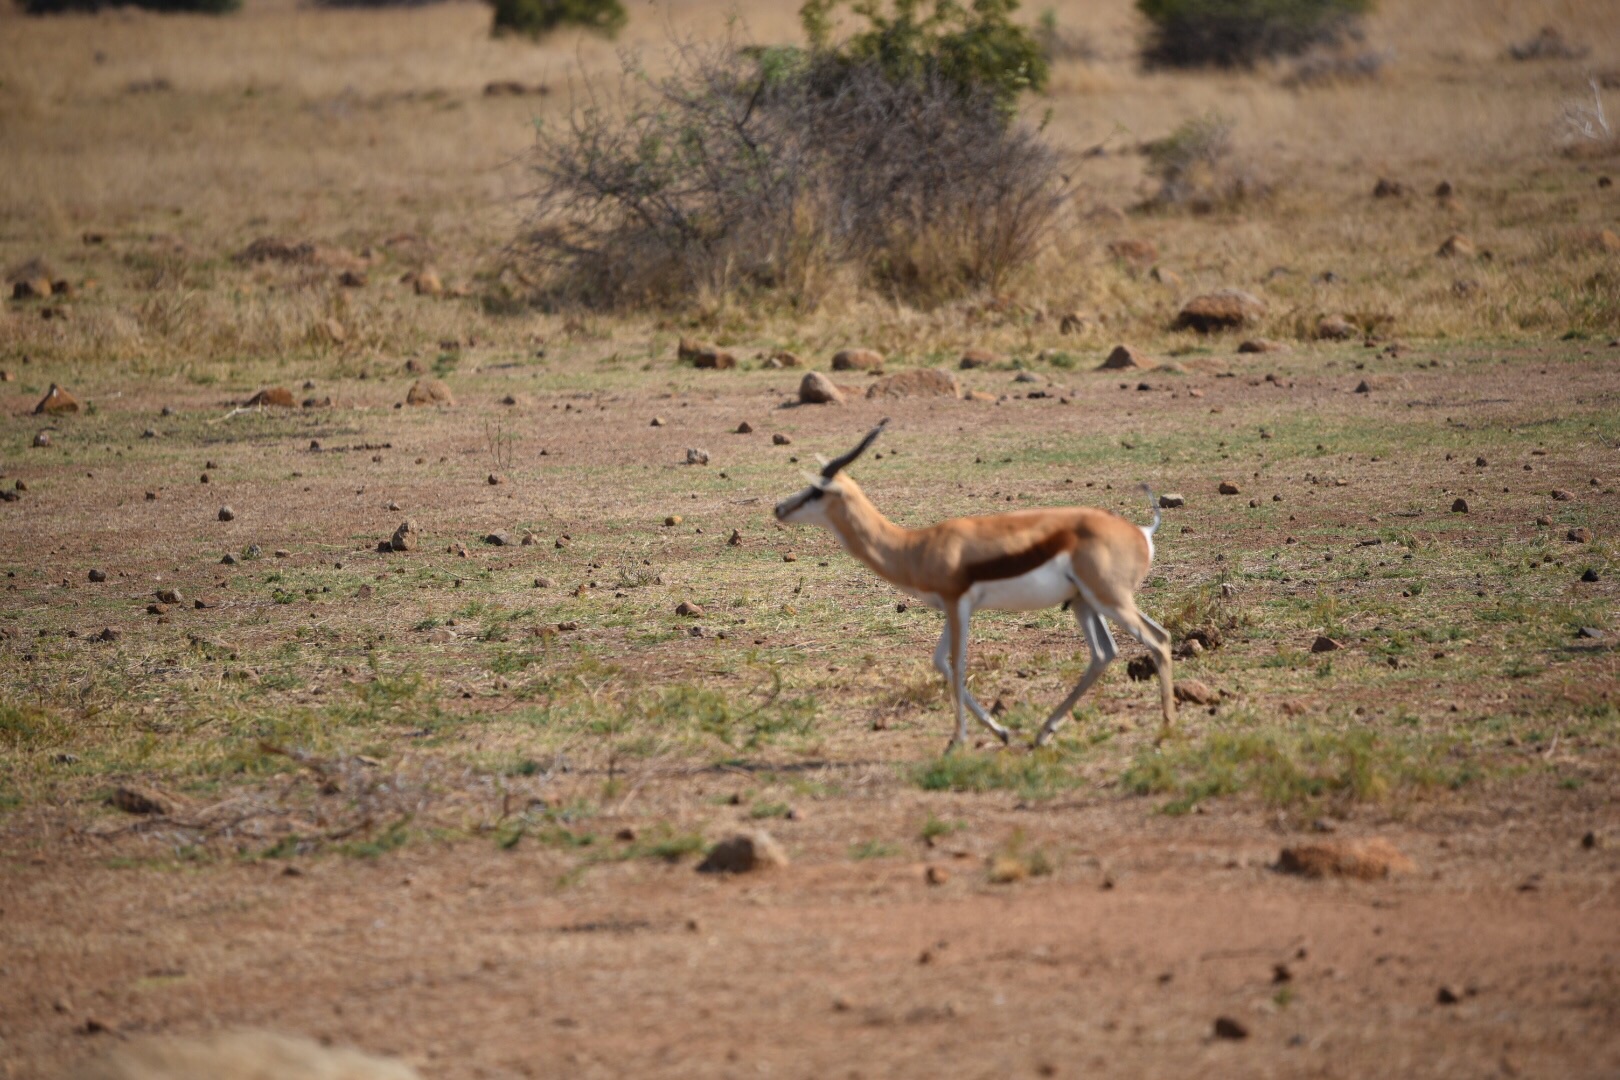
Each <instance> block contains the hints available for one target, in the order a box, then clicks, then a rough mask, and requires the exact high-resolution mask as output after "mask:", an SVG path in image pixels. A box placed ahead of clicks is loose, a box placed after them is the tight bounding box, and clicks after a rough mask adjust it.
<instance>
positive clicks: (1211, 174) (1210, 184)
mask: <svg viewBox="0 0 1620 1080" xmlns="http://www.w3.org/2000/svg"><path fill="white" fill-rule="evenodd" d="M1144 149H1145V151H1146V153H1147V158H1148V173H1149V175H1151V176H1153V177H1154V178H1155V179H1156V180H1158V182H1159V190H1158V191H1157V192H1156V193H1155V194H1154V196H1153V198H1152V199H1151V200H1150V205H1153V206H1159V207H1185V208H1187V209H1190V210H1193V211H1195V212H1199V213H1204V212H1208V211H1210V210H1215V209H1219V208H1221V207H1224V206H1231V205H1233V204H1236V203H1240V202H1243V201H1244V200H1245V199H1248V198H1252V197H1255V196H1259V195H1263V194H1265V192H1266V190H1267V187H1266V184H1265V183H1264V182H1263V181H1262V180H1261V179H1260V178H1259V177H1258V176H1257V175H1256V174H1255V173H1254V172H1253V171H1252V170H1251V169H1249V168H1248V167H1247V166H1246V165H1244V164H1243V162H1242V161H1241V160H1240V159H1239V158H1238V157H1237V155H1236V154H1234V153H1233V146H1232V121H1231V120H1229V119H1227V118H1226V117H1224V116H1221V115H1220V114H1219V113H1207V114H1205V115H1203V116H1198V117H1194V118H1193V119H1191V120H1188V121H1187V122H1185V123H1183V124H1182V125H1181V126H1180V127H1178V128H1176V130H1175V131H1173V132H1171V133H1170V134H1169V135H1167V136H1165V137H1164V138H1162V139H1159V140H1156V141H1154V142H1151V143H1148V144H1147V146H1146V147H1145V148H1144Z"/></svg>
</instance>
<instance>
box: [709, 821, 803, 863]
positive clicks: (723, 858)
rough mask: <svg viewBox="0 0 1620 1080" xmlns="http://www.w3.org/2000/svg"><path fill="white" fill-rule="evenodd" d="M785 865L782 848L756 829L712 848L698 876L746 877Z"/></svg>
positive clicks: (763, 832)
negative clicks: (758, 871)
mask: <svg viewBox="0 0 1620 1080" xmlns="http://www.w3.org/2000/svg"><path fill="white" fill-rule="evenodd" d="M787 864H788V857H787V854H786V853H785V852H784V851H783V850H782V847H781V845H780V844H778V843H777V842H776V841H775V840H774V839H772V837H771V835H770V834H769V833H767V832H765V831H764V830H763V829H756V830H754V831H753V832H748V833H739V834H738V835H736V836H732V837H729V838H727V839H725V840H722V841H720V842H719V843H718V844H716V845H714V847H713V848H711V849H710V850H709V854H708V857H707V858H705V859H704V860H703V861H702V862H701V863H699V864H698V868H697V869H698V873H700V874H746V873H750V872H752V871H755V870H768V869H770V868H772V867H780V866H786V865H787Z"/></svg>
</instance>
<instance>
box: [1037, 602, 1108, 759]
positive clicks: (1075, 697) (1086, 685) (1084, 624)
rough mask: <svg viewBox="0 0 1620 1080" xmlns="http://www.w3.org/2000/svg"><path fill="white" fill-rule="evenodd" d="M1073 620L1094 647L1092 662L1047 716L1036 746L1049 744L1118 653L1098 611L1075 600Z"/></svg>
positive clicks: (1090, 647)
mask: <svg viewBox="0 0 1620 1080" xmlns="http://www.w3.org/2000/svg"><path fill="white" fill-rule="evenodd" d="M1074 621H1075V622H1077V623H1079V624H1080V631H1081V633H1083V634H1085V636H1086V645H1087V647H1088V648H1089V649H1090V651H1091V662H1090V663H1089V664H1087V665H1086V671H1085V674H1084V675H1082V676H1080V681H1079V682H1078V683H1077V684H1075V688H1074V689H1073V690H1071V691H1070V692H1069V696H1068V697H1066V698H1064V699H1063V703H1062V704H1061V705H1059V706H1058V707H1057V708H1056V709H1053V710H1052V715H1051V716H1048V717H1047V718H1046V723H1044V724H1042V725H1041V730H1040V731H1039V732H1038V733H1037V734H1036V736H1035V745H1036V746H1045V745H1046V744H1047V742H1048V741H1049V740H1050V739H1051V738H1052V736H1053V735H1054V734H1056V732H1057V729H1058V728H1059V727H1061V726H1062V725H1063V722H1064V721H1065V720H1067V719H1068V718H1069V713H1070V712H1071V711H1072V710H1073V709H1074V706H1075V704H1076V703H1077V702H1079V700H1080V698H1081V695H1083V694H1084V693H1085V692H1086V691H1087V690H1089V689H1091V684H1092V683H1094V682H1096V681H1097V679H1098V677H1100V676H1101V675H1102V673H1103V669H1104V668H1106V667H1107V666H1108V665H1109V663H1110V662H1112V661H1113V659H1114V657H1116V656H1118V655H1119V649H1118V647H1117V646H1116V645H1115V644H1114V635H1112V634H1110V633H1109V632H1108V626H1107V624H1105V623H1104V622H1103V621H1102V619H1101V617H1099V616H1098V615H1097V613H1096V612H1095V611H1092V610H1091V609H1090V608H1088V607H1086V606H1085V605H1083V604H1076V605H1075V608H1074Z"/></svg>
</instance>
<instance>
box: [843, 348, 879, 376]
mask: <svg viewBox="0 0 1620 1080" xmlns="http://www.w3.org/2000/svg"><path fill="white" fill-rule="evenodd" d="M882 367H883V354H882V353H880V352H874V351H872V350H871V349H845V350H844V351H843V352H840V353H837V354H835V355H834V356H833V358H832V369H833V370H834V371H878V370H880V369H881V368H882Z"/></svg>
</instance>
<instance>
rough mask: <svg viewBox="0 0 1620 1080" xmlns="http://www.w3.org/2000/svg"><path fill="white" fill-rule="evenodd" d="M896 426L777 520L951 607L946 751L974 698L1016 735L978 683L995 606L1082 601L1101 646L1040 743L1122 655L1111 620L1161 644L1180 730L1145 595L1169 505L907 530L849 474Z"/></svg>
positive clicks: (941, 655)
mask: <svg viewBox="0 0 1620 1080" xmlns="http://www.w3.org/2000/svg"><path fill="white" fill-rule="evenodd" d="M888 422H889V421H888V420H884V421H883V422H882V423H880V424H878V426H877V427H875V428H873V429H872V430H871V431H869V432H867V434H866V437H865V438H864V439H862V440H861V441H860V444H859V445H858V446H856V447H855V449H853V450H851V451H850V452H849V453H847V454H845V455H843V456H842V457H839V458H836V459H834V460H832V461H829V462H826V463H825V464H824V465H823V466H822V469H821V473H820V475H819V476H818V475H815V474H809V473H807V474H806V476H807V478H808V479H809V480H810V486H809V487H807V488H805V489H804V490H803V491H801V492H799V493H798V494H797V495H794V496H792V497H791V498H787V499H783V500H782V501H781V502H779V503H777V504H776V520H778V521H781V522H785V523H787V524H790V525H799V524H806V525H821V526H824V527H826V528H827V529H829V530H831V532H832V534H833V535H834V536H836V537H837V538H838V542H839V543H840V544H842V545H843V546H844V550H845V551H847V552H849V553H850V554H851V555H853V556H855V558H857V559H859V560H860V561H861V562H863V563H865V564H866V565H867V566H869V567H871V568H872V570H873V571H875V572H876V573H877V575H878V576H879V577H881V578H882V579H883V580H885V581H887V582H888V583H889V584H891V585H893V586H894V587H895V588H897V589H900V590H901V591H902V592H906V593H909V594H910V595H912V596H915V597H916V598H917V599H919V600H921V601H922V602H923V603H925V604H928V605H929V606H930V607H933V608H937V609H939V610H941V611H943V612H944V613H945V631H944V633H942V634H941V635H940V637H939V646H938V647H937V648H936V649H935V650H934V667H936V668H937V669H939V672H940V674H942V675H944V676H945V681H946V685H947V686H949V688H950V693H951V700H952V702H953V704H954V705H955V707H956V733H955V734H954V735H953V736H952V737H951V741H950V743H949V744H948V745H947V746H946V747H945V749H946V752H949V751H951V750H953V749H955V748H956V747H958V746H960V745H961V744H962V743H963V742H965V741H966V740H967V716H966V713H965V712H964V706H965V707H966V709H967V710H970V711H972V713H973V715H974V716H976V717H977V718H978V720H979V723H981V724H983V725H984V726H985V727H987V728H989V729H990V730H991V731H992V732H994V733H995V734H996V736H997V737H998V738H999V739H1001V741H1002V742H1003V743H1004V744H1005V743H1007V742H1009V741H1010V740H1011V737H1012V733H1011V732H1010V731H1008V730H1007V729H1006V728H1005V727H1003V726H1002V725H1001V724H998V723H997V722H996V720H995V718H994V717H992V716H991V715H990V714H989V713H988V712H986V711H985V709H984V706H982V705H980V704H979V703H978V701H977V700H975V699H974V697H973V695H972V694H971V693H969V692H968V689H967V678H966V672H967V641H968V621H969V620H970V619H972V618H973V613H974V612H975V611H981V610H984V609H986V608H988V609H992V610H996V611H1039V610H1041V609H1043V608H1049V607H1056V606H1057V605H1059V604H1063V603H1070V604H1072V606H1073V608H1074V617H1075V620H1076V621H1077V622H1078V623H1079V624H1080V631H1081V633H1083V634H1084V635H1085V638H1086V644H1087V645H1088V646H1090V650H1091V662H1090V664H1089V665H1088V666H1087V667H1086V670H1085V674H1084V675H1082V676H1081V678H1080V682H1079V683H1078V684H1076V685H1075V688H1074V689H1073V690H1072V691H1071V692H1070V693H1069V696H1068V697H1066V698H1064V699H1063V703H1062V704H1061V705H1059V706H1058V707H1057V708H1056V709H1054V710H1053V711H1052V714H1051V715H1050V716H1048V717H1047V718H1046V723H1044V724H1042V725H1041V730H1040V732H1039V733H1038V734H1037V735H1036V736H1035V745H1036V746H1044V745H1045V744H1046V742H1047V741H1048V740H1050V739H1051V737H1052V735H1053V733H1054V732H1056V731H1057V729H1058V727H1059V726H1060V725H1061V724H1062V723H1063V721H1064V720H1065V719H1066V718H1067V717H1068V715H1069V712H1070V710H1072V709H1073V708H1074V706H1075V703H1076V702H1078V701H1079V700H1080V697H1081V695H1082V694H1084V693H1085V692H1086V691H1087V690H1088V689H1090V688H1091V685H1092V684H1093V683H1095V682H1096V681H1097V679H1098V677H1099V676H1101V675H1102V673H1103V669H1104V668H1105V667H1107V666H1108V663H1109V662H1110V661H1111V660H1113V659H1114V658H1115V657H1116V656H1117V655H1118V646H1116V645H1115V644H1114V638H1113V635H1112V634H1111V633H1109V630H1108V626H1107V624H1105V623H1104V622H1103V617H1104V616H1106V617H1107V618H1109V619H1111V620H1113V622H1115V623H1116V624H1118V625H1119V626H1122V627H1124V628H1125V630H1126V631H1127V632H1129V633H1130V634H1131V636H1133V637H1135V638H1136V639H1137V640H1138V641H1140V642H1142V644H1144V645H1146V646H1147V647H1148V649H1149V650H1150V651H1151V652H1152V655H1153V661H1154V664H1155V666H1156V667H1157V668H1158V672H1159V691H1160V696H1161V698H1162V704H1163V707H1164V728H1163V730H1162V731H1161V732H1160V738H1161V739H1162V738H1163V737H1164V736H1165V735H1166V734H1168V733H1169V731H1170V728H1171V725H1172V724H1173V723H1174V722H1175V716H1176V700H1175V692H1174V690H1173V688H1172V684H1171V676H1170V634H1169V632H1168V631H1166V630H1165V628H1164V627H1162V626H1160V625H1159V624H1158V623H1156V622H1154V621H1153V620H1152V619H1150V618H1148V617H1147V616H1146V615H1144V614H1142V613H1141V612H1140V611H1139V610H1137V607H1136V599H1135V596H1136V590H1137V589H1138V588H1139V587H1140V586H1141V584H1142V581H1143V579H1144V578H1146V577H1147V573H1148V568H1149V566H1150V565H1151V564H1152V562H1153V533H1154V532H1155V531H1156V530H1157V529H1158V527H1159V511H1158V508H1157V507H1154V510H1153V524H1151V525H1134V524H1132V523H1131V522H1129V521H1127V520H1125V519H1124V518H1123V517H1121V516H1119V515H1118V514H1116V513H1113V512H1112V511H1109V510H1097V509H1092V508H1089V507H1064V508H1060V509H1052V510H1019V511H1014V512H1012V513H1007V514H992V515H989V516H986V517H964V518H951V519H950V520H949V521H942V522H940V523H939V524H937V525H931V526H929V527H928V528H926V529H907V528H905V527H903V526H900V525H896V524H895V523H894V522H892V521H890V520H889V519H888V518H886V517H884V516H883V513H882V512H881V511H880V510H878V508H877V507H876V506H873V505H872V501H871V500H870V499H868V498H867V497H866V493H865V492H864V491H862V490H861V488H860V485H858V484H856V483H855V480H854V478H853V477H851V476H850V475H849V474H847V473H845V472H844V470H845V469H846V468H848V467H849V465H850V463H851V462H853V461H854V460H855V459H856V458H858V457H860V456H861V454H863V453H865V452H866V449H867V448H868V447H870V446H871V445H872V443H873V442H874V441H876V439H877V437H878V436H879V435H881V434H882V433H883V429H884V426H885V425H887V424H888ZM1149 499H1150V502H1151V492H1150V493H1149Z"/></svg>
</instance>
